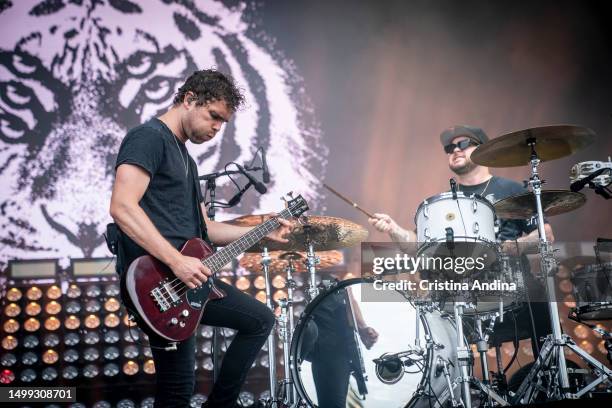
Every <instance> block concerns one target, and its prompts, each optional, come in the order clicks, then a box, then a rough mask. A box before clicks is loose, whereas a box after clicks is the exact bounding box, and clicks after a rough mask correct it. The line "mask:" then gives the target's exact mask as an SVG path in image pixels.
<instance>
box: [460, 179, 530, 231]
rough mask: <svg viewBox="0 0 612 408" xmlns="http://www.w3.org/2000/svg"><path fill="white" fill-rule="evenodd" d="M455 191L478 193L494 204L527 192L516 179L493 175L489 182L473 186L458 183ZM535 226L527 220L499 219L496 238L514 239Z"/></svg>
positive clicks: (466, 193) (470, 193) (468, 194)
mask: <svg viewBox="0 0 612 408" xmlns="http://www.w3.org/2000/svg"><path fill="white" fill-rule="evenodd" d="M487 183H488V185H487ZM457 191H462V192H463V194H465V195H467V196H471V195H472V194H478V195H479V196H483V197H484V198H486V199H487V200H488V201H489V202H490V203H491V204H495V203H496V202H497V201H499V200H503V199H504V198H507V197H510V196H513V195H516V194H522V193H525V192H527V189H525V188H524V187H523V186H522V185H521V184H520V183H517V182H516V181H513V180H508V179H505V178H502V177H497V176H493V177H492V178H491V179H490V182H489V180H487V181H485V182H484V183H481V184H476V185H474V186H464V185H462V184H459V185H458V186H457ZM536 228H537V226H535V225H531V224H529V223H528V222H527V220H506V219H500V220H499V232H498V234H497V239H498V240H500V241H508V240H515V239H517V238H518V237H520V236H521V235H523V233H525V234H529V233H530V232H531V231H533V230H535V229H536Z"/></svg>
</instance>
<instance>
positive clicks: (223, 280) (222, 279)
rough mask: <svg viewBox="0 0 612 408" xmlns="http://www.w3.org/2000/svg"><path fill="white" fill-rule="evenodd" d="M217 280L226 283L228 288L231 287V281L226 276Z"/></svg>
mask: <svg viewBox="0 0 612 408" xmlns="http://www.w3.org/2000/svg"><path fill="white" fill-rule="evenodd" d="M219 280H221V281H222V282H225V283H227V284H228V285H230V286H233V284H232V279H231V278H228V277H227V276H223V277H221V278H219Z"/></svg>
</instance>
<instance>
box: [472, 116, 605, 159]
mask: <svg viewBox="0 0 612 408" xmlns="http://www.w3.org/2000/svg"><path fill="white" fill-rule="evenodd" d="M528 139H534V140H535V151H536V153H537V155H538V158H539V159H540V161H543V162H544V161H549V160H555V159H558V158H561V157H565V156H569V155H570V154H573V153H575V152H577V151H578V150H581V149H583V148H585V147H586V146H588V145H590V144H591V143H593V141H594V140H595V132H593V131H592V130H591V129H589V128H586V127H582V126H575V125H553V126H542V127H536V128H531V129H525V130H519V131H516V132H512V133H508V134H505V135H502V136H500V137H497V138H495V139H492V140H489V141H488V142H486V143H483V144H482V145H480V146H478V147H477V148H476V150H474V151H473V152H472V156H471V158H472V161H473V162H474V163H476V164H480V165H482V166H488V167H516V166H525V165H527V164H529V163H530V161H531V146H529V145H528V144H527V141H528Z"/></svg>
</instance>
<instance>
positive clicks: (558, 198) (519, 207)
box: [493, 190, 586, 220]
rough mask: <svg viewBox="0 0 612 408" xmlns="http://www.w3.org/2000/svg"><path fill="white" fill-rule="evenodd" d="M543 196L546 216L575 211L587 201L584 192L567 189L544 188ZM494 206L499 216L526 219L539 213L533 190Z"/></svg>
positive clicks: (505, 199) (500, 201) (543, 208)
mask: <svg viewBox="0 0 612 408" xmlns="http://www.w3.org/2000/svg"><path fill="white" fill-rule="evenodd" d="M541 197H542V210H543V211H544V216H545V217H551V216H553V215H559V214H563V213H566V212H569V211H573V210H575V209H577V208H580V207H582V206H583V205H584V203H585V202H586V197H585V196H584V194H581V193H574V192H572V191H565V190H542V196H541ZM493 206H494V207H495V214H496V215H497V216H498V217H499V218H505V219H513V220H526V219H529V218H531V217H533V216H534V215H536V214H537V210H536V200H535V196H534V195H533V193H531V192H529V193H523V194H518V195H514V196H511V197H508V198H504V199H503V200H499V201H498V202H496V203H495V204H494V205H493Z"/></svg>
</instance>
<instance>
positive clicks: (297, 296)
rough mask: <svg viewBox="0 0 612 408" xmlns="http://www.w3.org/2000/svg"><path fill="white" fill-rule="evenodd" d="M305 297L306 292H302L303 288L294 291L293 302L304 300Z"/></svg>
mask: <svg viewBox="0 0 612 408" xmlns="http://www.w3.org/2000/svg"><path fill="white" fill-rule="evenodd" d="M304 299H305V297H304V292H302V291H301V290H294V291H293V303H299V302H303V301H304Z"/></svg>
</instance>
